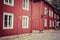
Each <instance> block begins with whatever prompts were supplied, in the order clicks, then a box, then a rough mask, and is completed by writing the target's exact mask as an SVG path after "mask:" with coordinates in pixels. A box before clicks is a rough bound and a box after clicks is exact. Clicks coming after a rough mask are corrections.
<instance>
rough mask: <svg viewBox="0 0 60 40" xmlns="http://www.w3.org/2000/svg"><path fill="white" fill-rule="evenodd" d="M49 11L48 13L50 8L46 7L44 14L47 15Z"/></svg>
mask: <svg viewBox="0 0 60 40" xmlns="http://www.w3.org/2000/svg"><path fill="white" fill-rule="evenodd" d="M47 13H48V9H47V8H46V7H44V15H46V14H47Z"/></svg>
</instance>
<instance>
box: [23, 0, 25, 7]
mask: <svg viewBox="0 0 60 40" xmlns="http://www.w3.org/2000/svg"><path fill="white" fill-rule="evenodd" d="M23 7H24V8H25V0H23Z"/></svg>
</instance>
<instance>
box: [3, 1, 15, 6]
mask: <svg viewBox="0 0 60 40" xmlns="http://www.w3.org/2000/svg"><path fill="white" fill-rule="evenodd" d="M4 4H5V5H9V6H14V0H12V3H9V0H8V3H6V2H5V0H4Z"/></svg>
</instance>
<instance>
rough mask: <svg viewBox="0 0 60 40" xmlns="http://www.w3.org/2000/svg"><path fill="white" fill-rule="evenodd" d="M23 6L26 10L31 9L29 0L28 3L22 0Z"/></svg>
mask: <svg viewBox="0 0 60 40" xmlns="http://www.w3.org/2000/svg"><path fill="white" fill-rule="evenodd" d="M24 4H25V6H24ZM22 7H23V9H24V10H29V0H27V3H26V0H25V2H24V0H22ZM26 7H27V8H26Z"/></svg>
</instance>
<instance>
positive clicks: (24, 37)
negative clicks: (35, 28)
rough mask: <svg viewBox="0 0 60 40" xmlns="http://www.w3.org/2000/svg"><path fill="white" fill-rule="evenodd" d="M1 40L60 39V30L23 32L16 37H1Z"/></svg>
mask: <svg viewBox="0 0 60 40" xmlns="http://www.w3.org/2000/svg"><path fill="white" fill-rule="evenodd" d="M0 40H60V30H44V31H43V32H40V33H29V34H21V35H18V36H15V37H0Z"/></svg>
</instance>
